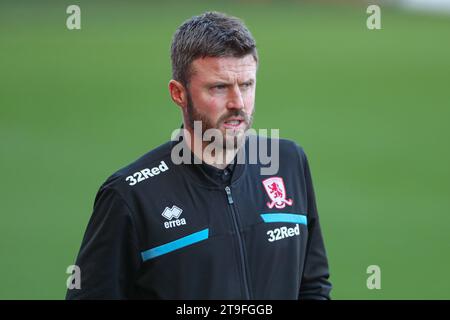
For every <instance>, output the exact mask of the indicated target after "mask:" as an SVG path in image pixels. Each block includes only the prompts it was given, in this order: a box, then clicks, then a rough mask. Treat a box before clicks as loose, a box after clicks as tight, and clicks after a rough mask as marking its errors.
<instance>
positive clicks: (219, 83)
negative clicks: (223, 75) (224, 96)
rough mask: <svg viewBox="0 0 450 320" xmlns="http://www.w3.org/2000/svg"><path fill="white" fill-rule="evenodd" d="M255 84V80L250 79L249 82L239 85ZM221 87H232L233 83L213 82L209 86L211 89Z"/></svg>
mask: <svg viewBox="0 0 450 320" xmlns="http://www.w3.org/2000/svg"><path fill="white" fill-rule="evenodd" d="M253 83H255V80H254V79H249V80H247V81H243V82H240V83H239V85H242V84H253ZM219 85H220V86H231V85H232V83H231V82H228V81H221V80H218V81H214V82H211V83H208V84H207V86H208V87H210V88H212V87H215V86H219Z"/></svg>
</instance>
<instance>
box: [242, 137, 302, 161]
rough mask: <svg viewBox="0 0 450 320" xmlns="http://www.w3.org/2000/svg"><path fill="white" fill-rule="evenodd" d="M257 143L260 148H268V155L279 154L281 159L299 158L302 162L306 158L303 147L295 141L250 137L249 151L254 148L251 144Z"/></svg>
mask: <svg viewBox="0 0 450 320" xmlns="http://www.w3.org/2000/svg"><path fill="white" fill-rule="evenodd" d="M256 141H257V143H258V148H267V149H266V150H267V151H268V153H271V152H279V155H280V157H289V156H290V157H296V156H299V157H300V160H301V161H302V160H303V159H304V158H305V157H306V155H305V151H304V149H303V147H302V146H301V145H300V144H298V143H297V142H295V141H293V140H289V139H282V138H272V137H266V136H261V135H257V136H256V135H255V136H249V138H248V144H249V147H248V148H249V150H251V148H252V146H251V144H252V143H255V142H256ZM262 151H265V150H262Z"/></svg>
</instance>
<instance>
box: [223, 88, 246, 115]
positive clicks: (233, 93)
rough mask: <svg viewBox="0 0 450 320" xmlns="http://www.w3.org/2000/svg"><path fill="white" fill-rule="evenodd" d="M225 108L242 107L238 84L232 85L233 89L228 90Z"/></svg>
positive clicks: (242, 102)
mask: <svg viewBox="0 0 450 320" xmlns="http://www.w3.org/2000/svg"><path fill="white" fill-rule="evenodd" d="M227 109H238V110H241V109H244V99H243V97H242V92H241V90H240V88H239V86H238V85H235V86H233V89H232V90H230V91H229V96H228V102H227Z"/></svg>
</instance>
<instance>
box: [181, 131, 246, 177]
mask: <svg viewBox="0 0 450 320" xmlns="http://www.w3.org/2000/svg"><path fill="white" fill-rule="evenodd" d="M183 130H184V132H183V135H184V140H185V141H186V144H187V146H188V147H189V149H190V150H191V152H192V153H193V154H194V155H195V156H196V157H197V158H198V159H200V160H202V161H203V162H205V163H206V164H209V165H211V166H213V167H216V168H219V169H224V168H226V167H227V166H228V165H229V164H230V163H231V162H232V161H233V159H234V157H235V156H236V153H237V152H238V151H239V149H238V148H236V149H235V148H230V149H227V148H223V147H221V146H218V145H216V146H214V145H213V144H212V142H210V141H203V139H202V138H201V137H199V136H198V135H196V134H194V130H192V129H191V128H189V127H186V126H184V129H183Z"/></svg>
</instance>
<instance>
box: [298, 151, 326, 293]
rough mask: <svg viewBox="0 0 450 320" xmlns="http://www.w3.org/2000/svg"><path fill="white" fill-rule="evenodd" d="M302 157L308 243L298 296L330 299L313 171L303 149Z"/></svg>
mask: <svg viewBox="0 0 450 320" xmlns="http://www.w3.org/2000/svg"><path fill="white" fill-rule="evenodd" d="M300 157H301V159H302V162H303V169H304V174H305V181H306V192H307V202H308V207H307V208H308V212H307V214H308V243H307V247H306V258H305V264H304V268H303V275H302V282H301V285H300V292H299V296H298V298H299V299H302V300H324V299H330V291H331V288H332V286H331V283H330V282H329V280H328V278H329V271H328V261H327V255H326V251H325V245H324V242H323V238H322V232H321V230H320V223H319V216H318V213H317V207H316V199H315V195H314V188H313V183H312V178H311V172H310V169H309V164H308V159H307V157H306V155H305V153H304V152H303V150H301V149H300Z"/></svg>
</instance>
